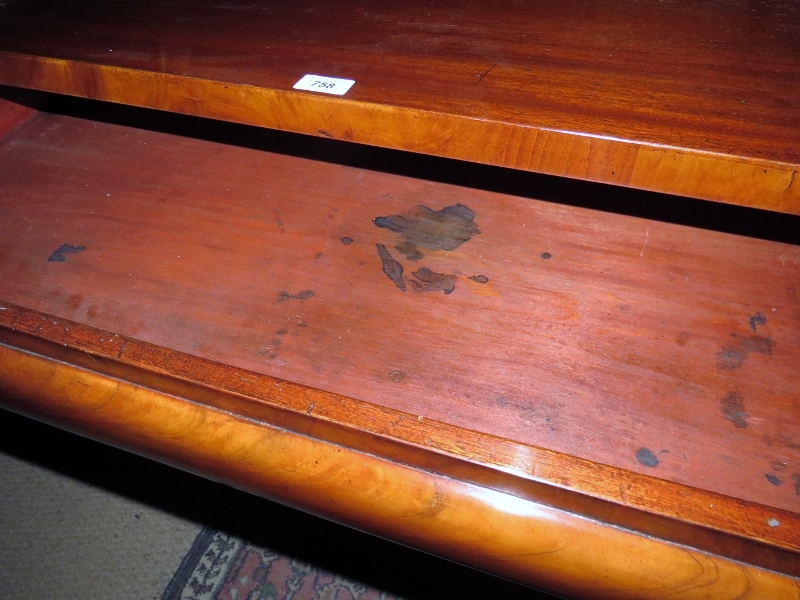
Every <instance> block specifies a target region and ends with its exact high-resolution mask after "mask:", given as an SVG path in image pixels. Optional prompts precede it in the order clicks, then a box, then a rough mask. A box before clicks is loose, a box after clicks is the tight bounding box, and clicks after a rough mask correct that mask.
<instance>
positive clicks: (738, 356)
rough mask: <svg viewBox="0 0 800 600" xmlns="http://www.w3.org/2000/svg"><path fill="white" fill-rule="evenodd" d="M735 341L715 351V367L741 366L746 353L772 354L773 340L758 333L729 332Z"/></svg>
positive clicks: (724, 369)
mask: <svg viewBox="0 0 800 600" xmlns="http://www.w3.org/2000/svg"><path fill="white" fill-rule="evenodd" d="M731 337H732V338H734V339H735V341H733V342H730V343H729V344H726V345H725V346H724V347H723V348H722V350H720V351H719V352H717V359H718V360H717V368H718V369H721V370H723V371H733V370H734V369H738V368H739V367H741V366H742V363H744V361H745V360H746V359H747V356H748V354H753V353H755V354H764V355H769V354H772V347H773V346H774V344H773V342H771V341H770V339H769V338H768V337H763V336H760V335H751V336H743V335H737V334H735V333H732V334H731Z"/></svg>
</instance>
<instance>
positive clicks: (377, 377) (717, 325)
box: [0, 114, 800, 564]
mask: <svg viewBox="0 0 800 600" xmlns="http://www.w3.org/2000/svg"><path fill="white" fill-rule="evenodd" d="M0 152H2V153H3V157H4V158H3V163H2V165H3V167H2V168H1V169H0V191H2V197H3V198H4V201H3V202H4V206H3V208H4V211H3V213H2V218H3V223H2V225H3V232H4V235H3V237H2V238H0V257H2V258H1V259H0V278H1V279H2V281H3V290H2V298H1V299H2V300H5V301H8V302H13V303H15V304H17V305H18V306H21V307H27V308H34V309H37V310H40V311H44V313H46V314H49V315H52V316H53V317H52V319H53V321H54V325H53V328H52V329H50V330H48V325H47V319H43V318H42V316H41V315H39V316H38V317H37V316H35V315H34V314H33V313H29V315H28V316H27V317H25V320H24V321H22V322H21V321H19V320H17V317H16V316H15V317H14V318H12V319H11V321H4V322H5V323H6V326H7V327H11V328H16V329H23V330H24V329H25V328H26V327H27V331H28V333H34V334H37V335H39V334H38V333H37V332H39V331H40V330H42V329H43V328H44V329H43V331H45V332H47V333H46V334H45V333H42V335H44V337H45V338H46V339H49V340H51V341H54V342H57V343H65V344H68V345H70V346H74V347H76V348H82V350H81V351H86V352H89V353H90V354H92V355H96V356H100V357H102V356H103V353H104V352H111V354H109V355H107V356H110V357H113V356H118V357H119V360H120V361H121V362H122V363H125V364H128V365H131V366H134V367H137V368H139V367H142V366H145V367H147V368H148V369H150V370H151V371H153V370H155V371H156V372H157V371H158V369H162V374H166V375H167V376H168V379H172V380H174V379H176V378H177V379H178V380H183V381H189V382H197V383H199V384H201V385H204V386H210V387H211V388H212V389H217V390H223V391H227V392H230V393H233V394H236V395H240V396H244V397H246V398H250V400H249V401H240V402H238V403H234V404H228V405H226V406H222V405H220V404H219V402H222V401H223V400H219V397H218V396H214V394H210V395H209V396H208V398H207V399H206V400H205V401H207V402H208V403H210V404H212V405H214V403H215V402H216V403H217V404H216V405H217V406H219V407H221V408H231V407H233V408H235V410H236V411H237V412H238V413H239V414H248V415H249V416H259V417H261V416H263V415H264V414H269V415H270V416H269V419H268V420H270V421H271V422H274V423H278V424H281V425H286V424H287V423H289V424H291V426H292V427H294V428H296V429H297V428H303V429H302V430H303V431H305V432H306V433H309V434H311V435H315V436H316V437H323V438H326V439H331V436H332V435H334V434H333V433H331V432H333V431H334V429H336V426H343V427H344V429H342V428H341V427H339V428H338V429H336V431H335V435H336V436H340V437H337V438H336V441H337V442H339V443H345V444H346V445H350V446H351V447H358V448H363V449H364V450H367V451H375V449H376V448H378V449H380V451H381V452H382V453H384V455H386V456H391V458H392V459H394V460H400V461H406V462H410V463H412V464H418V465H420V466H423V467H425V468H433V469H435V470H439V471H440V472H442V471H446V472H447V473H448V474H451V475H453V476H456V477H459V476H463V477H464V478H466V479H468V480H474V481H480V482H481V483H482V484H484V485H487V486H489V487H491V486H497V488H499V489H501V490H502V489H505V490H509V491H514V493H518V494H523V495H525V496H526V497H530V498H535V499H537V500H539V501H545V502H552V503H556V504H557V505H559V506H563V507H566V508H569V509H570V510H575V511H576V512H579V513H581V514H592V515H594V516H597V517H598V518H603V519H604V520H606V521H608V522H618V523H621V524H624V525H625V526H627V527H631V528H633V529H637V530H639V531H645V532H648V533H652V534H654V535H662V536H664V537H667V538H668V539H679V540H681V541H685V543H690V544H693V545H701V547H705V548H708V549H711V550H714V551H718V552H738V553H740V554H737V555H736V556H740V557H741V556H744V557H746V558H747V559H748V560H753V561H757V560H758V561H762V560H763V561H766V562H767V563H768V562H769V561H770V560H773V561H774V558H770V557H769V556H766V557H764V558H763V559H762V558H758V557H757V556H756V555H757V554H758V552H754V551H753V550H752V547H751V546H747V544H746V543H744V542H737V543H731V544H729V545H730V547H731V548H732V549H730V550H725V549H723V548H719V549H718V548H717V547H716V546H713V544H714V543H716V544H718V545H721V546H725V545H726V544H727V542H725V543H720V541H719V540H720V539H723V538H719V537H715V536H714V535H707V534H704V533H702V532H701V531H700V529H703V530H710V531H716V532H722V533H724V534H730V535H733V536H736V537H739V538H741V539H742V540H744V541H745V542H747V541H748V540H749V541H751V542H753V541H759V543H760V542H764V543H766V544H767V545H769V546H772V547H775V548H783V549H785V550H788V551H795V550H796V542H797V539H800V537H799V536H798V535H797V531H798V524H797V501H798V500H797V499H798V498H800V496H797V494H796V489H795V487H794V480H793V474H794V473H796V472H800V468H799V467H798V464H797V453H796V440H795V439H794V437H793V436H794V432H796V431H797V419H798V411H797V409H796V407H797V401H798V400H797V387H796V373H795V370H794V367H793V366H794V365H796V364H797V356H798V352H799V350H798V341H799V340H800V337H798V335H797V333H798V323H800V312H798V310H797V307H798V300H800V298H799V297H798V296H797V293H796V288H794V287H792V286H793V285H794V279H793V278H794V277H795V275H796V273H797V264H798V260H800V258H798V248H797V246H793V245H789V244H781V243H775V242H769V241H765V240H758V239H751V238H744V237H740V236H732V235H729V234H722V233H718V232H712V231H703V230H699V229H692V228H688V227H681V226H676V225H670V224H668V223H660V222H657V221H645V220H642V219H634V218H630V217H622V216H619V215H616V216H615V215H607V214H602V213H598V212H595V211H591V210H586V209H579V208H575V207H566V206H555V205H552V204H548V203H544V202H539V201H535V200H531V199H526V198H519V197H513V196H508V195H502V194H497V193H491V192H486V191H482V190H478V189H471V188H462V187H457V186H451V185H444V184H440V183H435V182H432V181H420V180H415V179H409V178H405V177H400V176H397V175H390V174H387V173H380V172H374V171H367V170H364V169H358V168H351V167H343V166H341V165H338V164H335V163H331V162H314V161H309V160H306V159H302V158H297V157H293V156H290V155H281V154H276V153H274V152H265V151H258V150H255V149H248V148H243V147H236V146H231V145H228V144H221V143H217V142H207V141H203V140H199V139H192V138H186V137H177V136H172V135H166V134H163V133H159V132H157V131H148V130H141V129H135V128H131V127H124V126H120V125H113V124H109V123H103V122H92V121H83V120H80V119H75V118H69V117H63V116H58V115H46V114H43V115H39V116H37V117H36V118H34V119H33V120H31V121H29V122H28V123H27V124H25V125H24V126H22V127H21V128H20V129H18V130H17V131H16V132H14V133H12V134H11V135H10V136H8V137H7V138H6V140H4V143H3V144H2V145H0ZM30 173H36V177H35V178H31V177H30V176H29V174H30ZM423 202H424V203H425V204H427V205H430V206H431V207H433V208H434V209H436V210H439V209H442V207H445V206H454V205H457V204H458V203H459V202H460V203H464V204H465V205H467V206H469V207H471V208H472V209H474V211H475V222H476V223H477V224H478V225H479V227H480V231H481V233H480V234H477V235H475V236H474V237H473V238H472V239H470V240H469V241H467V242H465V243H464V244H463V245H462V246H460V247H459V248H457V249H455V250H452V251H434V252H428V251H427V250H426V251H425V252H426V254H427V256H426V258H425V259H424V260H421V261H418V262H419V266H422V265H429V266H430V267H431V268H433V270H434V271H436V272H442V273H454V274H456V277H455V289H454V290H453V291H452V293H450V294H444V293H442V292H441V291H439V292H425V293H417V292H414V291H413V290H410V289H409V290H408V291H407V292H405V293H404V292H401V291H400V290H398V289H397V287H396V285H395V284H394V283H393V282H392V281H390V280H389V279H388V278H387V277H386V275H385V273H384V272H383V271H382V269H381V262H380V257H379V256H378V253H377V252H376V244H378V243H381V244H385V245H386V247H387V248H388V249H389V251H390V252H392V253H394V255H395V256H396V257H397V258H398V259H402V260H403V262H404V263H405V264H406V265H407V266H408V267H409V271H411V266H412V264H413V261H407V260H406V259H405V258H404V257H403V255H402V254H400V252H399V251H398V250H397V249H396V248H395V243H396V242H397V238H396V236H397V234H395V233H393V232H391V231H388V230H386V229H382V228H379V227H376V226H375V224H374V223H373V221H372V219H373V218H374V217H376V216H379V215H391V214H397V213H403V212H404V211H407V210H409V209H412V208H413V207H414V206H416V205H418V204H420V203H423ZM393 236H394V237H393ZM344 238H348V239H350V240H352V242H351V243H349V244H346V243H345V242H344V241H343V240H344ZM63 244H70V245H71V246H72V247H73V248H79V247H81V246H84V247H85V249H84V250H83V251H79V252H73V253H70V252H66V253H65V254H62V256H61V258H63V261H59V260H52V261H50V260H48V258H51V257H52V256H53V254H54V251H57V250H59V249H60V248H61V247H62V245H63ZM544 254H547V255H549V258H545V257H544ZM413 268H415V269H416V268H417V267H416V266H414V267H413ZM477 274H482V275H484V277H486V279H487V281H486V282H485V283H481V282H480V281H477V280H473V279H469V277H474V276H475V275H477ZM407 276H409V275H408V273H407ZM410 285H411V284H410V283H409V286H410ZM307 290H311V291H312V292H313V295H309V294H308V293H307ZM5 308H6V310H4V311H0V312H2V313H3V314H4V315H6V317H7V318H10V317H8V315H10V314H11V313H10V312H9V310H10V308H9V305H5ZM773 308H774V309H775V310H772V309H773ZM58 319H70V320H72V321H77V322H82V323H86V324H89V325H93V326H95V327H99V328H100V329H101V330H104V331H106V332H111V333H114V334H120V335H125V336H128V337H131V338H133V339H135V340H141V341H142V342H146V343H147V344H145V345H143V346H139V345H138V344H132V345H130V344H124V345H123V346H124V347H123V346H114V347H111V348H108V349H106V348H105V346H102V345H101V346H92V344H91V343H90V342H88V341H87V340H90V338H91V336H90V335H89V334H86V335H85V336H84V337H82V338H81V337H78V338H75V337H70V336H71V335H72V334H69V333H67V332H66V331H65V330H64V327H65V326H64V325H63V324H60V323H59V321H58ZM66 327H67V329H70V325H69V324H67V325H66ZM753 330H755V331H753ZM95 331H96V330H95ZM92 335H98V334H92ZM99 335H101V337H102V335H103V334H99ZM64 336H66V337H64ZM101 341H102V340H101ZM86 344H89V345H86ZM148 344H149V345H148ZM152 344H157V345H159V346H161V347H162V349H153V347H152ZM112 346H113V345H112ZM164 348H167V349H172V350H178V351H181V352H183V353H185V354H187V355H192V356H196V357H202V358H205V359H210V360H212V361H214V362H215V363H216V364H214V363H210V362H207V361H202V360H199V361H198V360H194V361H193V360H190V359H187V358H186V357H185V356H184V357H183V358H179V357H178V358H176V355H173V354H169V351H168V350H164ZM70 360H75V359H74V357H73V358H71V359H70ZM221 365H230V367H224V366H221ZM231 368H238V369H244V370H246V371H251V372H254V373H263V374H265V375H268V376H274V377H277V378H279V379H282V380H284V381H292V382H295V383H298V384H302V385H306V386H311V387H313V388H317V389H321V390H326V391H328V392H334V393H335V394H337V395H335V396H325V397H320V396H314V397H313V398H311V399H309V398H308V393H309V392H307V391H305V389H304V388H297V387H296V386H294V387H293V386H292V385H290V386H289V387H290V388H291V389H292V390H293V391H292V392H291V393H289V392H287V393H286V394H285V395H284V394H278V395H277V396H276V395H275V392H274V390H272V391H271V392H269V393H268V394H266V396H265V390H266V391H269V388H270V387H271V386H274V381H272V380H269V379H264V380H262V379H258V378H256V379H252V378H251V376H250V375H249V374H247V373H246V372H244V371H241V370H240V371H235V370H231ZM174 369H178V370H177V371H175V370H174ZM112 374H118V375H119V376H125V377H128V376H129V373H128V372H127V371H125V372H122V373H116V372H113V373H112ZM156 374H157V373H156ZM148 377H149V376H148ZM270 382H272V383H270ZM142 383H145V384H147V385H155V384H154V383H153V381H152V380H151V379H148V378H146V379H144V380H142ZM162 383H163V382H162ZM162 383H160V384H159V385H162ZM164 391H168V392H169V391H173V390H172V388H169V389H165V390H164ZM174 391H176V392H177V393H179V394H180V395H187V396H188V395H189V394H188V393H186V392H185V390H184V389H183V388H180V387H179V388H178V389H177V390H174ZM192 393H196V390H195V391H193V392H192ZM190 397H191V396H190ZM202 397H205V396H202V395H201V398H202ZM253 399H254V400H256V402H255V403H253V402H252V400H253ZM351 399H352V400H351ZM265 400H266V404H265ZM224 401H225V402H231V400H230V399H229V398H228V397H227V396H226V398H225V399H224ZM270 403H271V407H272V408H270ZM248 406H249V408H247V407H248ZM254 406H255V408H254ZM266 409H269V410H267V413H263V412H258V411H263V410H266ZM287 409H288V411H291V412H293V413H295V414H300V415H306V416H310V415H313V416H314V417H315V418H319V420H320V421H319V422H317V423H316V424H315V423H313V422H311V421H309V420H308V419H306V420H305V421H303V420H302V419H297V418H295V417H290V416H283V417H281V416H279V415H280V413H281V412H282V411H283V412H284V414H285V412H286V410H287ZM248 410H250V411H252V410H255V411H257V412H256V413H250V412H247V411H248ZM409 416H410V418H408V417H409ZM401 417H403V418H401ZM279 419H288V420H285V421H279ZM429 422H430V424H429ZM298 423H302V424H301V425H298ZM322 431H324V433H321V432H322ZM348 431H349V432H348ZM353 431H354V432H356V434H358V435H356V434H353V433H352V432H353ZM348 436H350V437H348ZM369 436H373V437H375V438H376V440H377V438H381V440H382V441H381V440H377V441H374V442H373V445H372V446H370V445H368V444H367V445H364V444H365V442H364V440H365V439H366V438H367V437H369ZM387 439H388V440H389V442H391V441H392V440H395V441H398V442H402V443H404V444H406V446H405V447H404V448H401V449H398V448H397V447H396V446H393V447H392V448H391V449H390V450H387V448H389V446H390V445H391V444H389V443H388V442H387V441H386V440H387ZM379 442H380V443H379ZM409 447H410V448H411V450H409V449H408V448H409ZM414 448H417V449H423V450H424V451H425V452H419V451H416V450H414ZM540 449H541V450H540ZM662 450H669V452H662ZM390 452H391V453H390ZM436 455H438V456H439V457H441V458H439V459H437V458H436ZM420 457H422V458H420ZM569 457H575V458H569ZM452 459H456V463H453V462H452ZM581 459H584V461H581ZM437 460H439V461H440V462H437ZM653 460H655V461H656V462H655V464H653V462H652V461H653ZM448 461H449V462H448ZM596 463H600V464H599V465H597V464H596ZM442 465H445V466H442ZM604 465H605V466H604ZM478 467H481V468H478ZM483 467H487V468H490V469H492V471H485V470H482V468H483ZM607 467H608V468H607ZM614 467H616V468H617V469H622V470H624V471H627V472H629V471H637V472H639V473H640V474H641V475H635V474H633V473H627V474H626V473H624V472H622V471H620V470H615V469H614ZM497 472H499V473H501V474H502V473H503V472H506V473H510V474H511V475H512V477H505V476H503V475H499V476H498V475H496V474H493V473H497ZM647 474H650V475H653V476H655V477H657V478H658V479H662V480H664V481H663V482H660V483H659V482H654V481H652V480H651V478H649V477H647V476H646V475H647ZM767 475H769V477H767ZM771 478H772V479H771ZM776 480H777V482H778V483H777V485H776V483H775V481H776ZM670 481H671V482H675V483H677V484H683V486H681V485H677V486H675V485H673V484H670V483H669V482H670ZM538 483H544V484H547V485H546V486H545V487H542V486H538ZM686 485H689V486H692V488H695V489H691V488H687V487H685V486H686ZM503 486H510V487H503ZM547 486H549V487H547ZM555 488H564V489H566V490H568V491H572V492H575V493H579V494H584V495H585V496H588V497H589V498H595V499H597V500H599V501H601V502H600V504H592V506H590V507H587V508H584V507H581V506H580V501H579V500H576V499H575V497H574V496H570V495H569V494H566V495H561V496H559V495H558V493H557V490H556V491H554V489H555ZM655 490H658V492H657V493H655ZM703 490H707V491H705V492H704V491H703ZM548 494H550V496H548ZM725 496H727V497H728V498H727V499H726V498H724V497H725ZM548 498H549V499H548ZM603 503H605V504H603ZM608 503H611V504H612V505H617V506H622V507H627V508H632V509H635V511H638V512H639V513H648V514H649V515H651V516H650V517H646V516H645V517H642V518H641V519H639V518H638V517H634V516H631V515H632V513H631V512H630V511H627V512H626V511H622V512H618V511H615V510H614V509H613V506H611V505H609V504H608ZM758 505H761V506H758ZM591 511H594V512H591ZM775 515H777V516H775ZM654 516H656V517H659V518H660V517H666V518H668V519H672V521H671V522H663V521H660V520H659V519H658V518H654ZM770 518H777V520H778V521H779V522H780V523H781V526H779V527H775V528H772V527H770V526H769V523H768V521H769V519H770ZM637 519H639V520H638V521H637ZM676 521H680V522H683V523H684V524H686V527H684V528H681V527H680V526H679V525H675V522H676ZM670 523H671V524H670ZM698 528H700V529H698ZM681 536H684V537H681ZM715 540H716V541H715ZM742 544H744V545H742ZM767 555H769V552H767ZM784 562H785V561H784ZM762 564H763V563H762ZM769 564H772V563H769Z"/></svg>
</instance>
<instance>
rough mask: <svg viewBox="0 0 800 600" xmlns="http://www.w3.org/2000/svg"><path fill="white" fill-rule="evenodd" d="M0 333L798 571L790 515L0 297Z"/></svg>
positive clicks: (400, 459) (167, 387) (4, 339)
mask: <svg viewBox="0 0 800 600" xmlns="http://www.w3.org/2000/svg"><path fill="white" fill-rule="evenodd" d="M0 343H5V344H7V345H9V346H11V347H14V348H18V349H23V350H27V351H30V352H34V353H36V354H39V355H41V356H44V357H48V358H51V359H55V360H58V361H60V362H63V363H65V364H70V365H74V366H77V367H83V368H88V369H90V370H93V371H96V372H98V373H101V374H104V375H110V376H113V377H115V378H117V379H120V380H123V381H126V382H130V383H133V384H137V385H144V386H146V387H148V388H150V389H152V390H155V391H159V392H164V393H168V394H171V395H173V396H177V397H180V398H184V399H187V400H191V401H193V402H197V403H199V404H202V405H204V406H208V407H212V408H218V409H221V410H224V411H227V412H229V413H231V414H235V415H239V416H244V417H248V418H251V419H255V420H257V421H258V422H261V423H265V424H268V425H271V426H277V427H280V428H283V429H287V430H290V431H294V432H298V433H303V434H307V435H311V436H313V437H315V438H317V439H321V440H324V441H327V442H331V443H334V444H337V445H339V446H343V447H347V448H351V449H355V450H359V451H362V452H367V453H369V454H371V455H373V456H378V457H381V458H384V459H387V460H391V461H392V462H396V463H399V464H405V465H409V466H413V467H416V468H422V469H424V470H426V471H429V472H435V473H437V474H440V475H444V476H448V477H451V478H455V479H458V480H460V481H465V482H469V483H475V484H478V485H481V486H484V487H487V488H489V489H493V490H495V491H502V492H506V493H511V494H513V495H515V496H516V497H518V498H524V499H527V500H531V501H533V502H536V503H539V504H546V505H548V506H551V507H553V508H558V509H562V510H566V511H568V512H571V513H573V514H576V515H579V516H581V517H584V518H589V519H592V520H595V521H599V522H601V523H604V524H606V525H611V526H617V527H623V528H626V529H629V530H631V531H635V532H637V533H643V534H645V535H649V536H655V537H657V538H659V539H662V540H666V541H670V542H674V543H678V544H681V545H686V546H689V547H692V548H696V549H700V550H704V551H707V552H710V553H712V554H717V555H720V556H724V557H726V558H730V559H734V560H738V561H742V562H746V563H747V564H751V565H755V566H760V567H764V568H768V569H771V570H775V571H778V572H781V573H786V574H790V575H795V576H797V575H798V574H800V545H799V544H798V540H800V516H799V515H797V513H792V512H788V511H784V510H777V509H775V508H769V507H765V506H760V505H757V504H754V503H752V502H745V501H742V500H740V499H737V498H731V497H727V496H721V495H720V494H715V493H712V492H707V491H704V490H700V489H696V488H690V487H687V486H684V485H680V484H675V483H671V482H668V481H664V480H661V479H658V478H656V477H653V476H647V475H641V474H638V473H633V472H630V471H626V470H622V469H617V468H614V467H610V466H607V465H603V464H600V463H596V462H591V461H588V460H582V459H579V458H576V457H574V456H569V455H565V454H562V453H558V452H554V451H551V450H547V449H545V448H536V447H532V446H526V445H523V444H519V443H517V442H513V441H511V440H505V439H501V438H497V437H495V436H490V435H486V434H480V433H477V432H475V431H469V430H465V429H462V428H458V427H454V426H452V425H449V424H448V423H443V422H439V421H432V420H430V419H423V420H420V419H418V418H415V417H414V415H409V414H407V413H402V412H399V411H396V410H392V409H387V408H385V407H381V406H377V405H374V404H371V403H368V402H363V401H357V400H354V399H351V398H346V397H343V396H339V395H337V394H332V393H330V392H324V391H322V390H316V389H312V388H308V387H305V386H302V385H298V384H295V383H292V382H288V381H284V380H280V379H275V378H272V377H269V376H265V375H261V374H259V373H254V372H252V371H246V370H242V369H237V368H234V367H231V366H229V365H223V364H219V363H214V362H212V361H208V360H204V359H200V358H197V357H194V356H190V355H186V354H183V353H180V352H175V351H170V350H168V349H166V348H160V347H155V346H153V345H152V344H148V343H146V342H141V341H139V340H135V339H132V338H129V337H125V336H120V335H119V334H113V333H110V332H107V331H102V330H98V329H95V328H92V327H88V326H84V325H81V324H78V323H75V322H74V321H66V320H63V319H57V318H54V317H53V316H51V315H45V314H42V313H37V312H34V311H31V310H27V309H22V308H20V307H15V306H13V305H8V304H4V303H0Z"/></svg>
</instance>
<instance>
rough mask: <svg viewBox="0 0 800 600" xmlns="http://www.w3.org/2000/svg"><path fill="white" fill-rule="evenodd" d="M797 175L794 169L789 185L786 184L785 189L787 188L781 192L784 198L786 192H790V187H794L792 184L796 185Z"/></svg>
mask: <svg viewBox="0 0 800 600" xmlns="http://www.w3.org/2000/svg"><path fill="white" fill-rule="evenodd" d="M796 174H797V171H795V170H794V169H792V172H791V174H790V175H789V183H787V184H786V187H785V188H783V190H782V191H781V196H783V194H785V193H786V192H788V191H789V188H790V187H792V184H793V183H794V176H795V175H796Z"/></svg>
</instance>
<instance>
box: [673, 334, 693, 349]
mask: <svg viewBox="0 0 800 600" xmlns="http://www.w3.org/2000/svg"><path fill="white" fill-rule="evenodd" d="M690 337H692V334H691V333H689V332H688V331H681V332H680V333H679V334H678V336H677V337H676V338H675V343H676V344H678V346H685V345H686V344H687V342H688V341H689V338H690Z"/></svg>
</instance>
